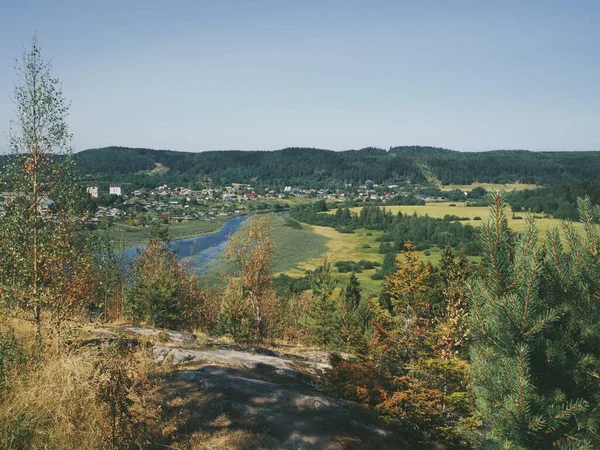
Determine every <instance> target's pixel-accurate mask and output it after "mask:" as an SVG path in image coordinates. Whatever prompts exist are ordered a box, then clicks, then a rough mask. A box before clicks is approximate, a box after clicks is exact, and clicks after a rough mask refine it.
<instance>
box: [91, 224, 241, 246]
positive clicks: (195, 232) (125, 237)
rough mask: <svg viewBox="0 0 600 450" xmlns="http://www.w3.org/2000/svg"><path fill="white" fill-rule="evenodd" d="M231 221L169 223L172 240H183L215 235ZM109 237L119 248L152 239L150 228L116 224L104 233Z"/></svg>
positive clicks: (144, 242)
mask: <svg viewBox="0 0 600 450" xmlns="http://www.w3.org/2000/svg"><path fill="white" fill-rule="evenodd" d="M229 219H231V217H229V216H217V217H215V218H214V219H210V220H207V219H198V220H187V221H183V222H181V223H174V222H172V223H169V224H168V227H169V235H170V236H171V239H172V240H174V241H176V240H181V239H189V238H193V237H197V236H200V235H203V234H208V233H214V232H215V231H218V230H219V229H221V227H222V226H223V224H224V223H225V222H226V221H227V220H229ZM103 233H105V234H106V236H107V237H109V238H110V239H111V240H112V241H113V242H115V244H116V246H117V247H118V248H127V247H137V246H139V245H142V244H146V243H147V242H148V239H149V238H150V228H149V227H148V228H144V227H141V226H139V225H130V224H127V223H115V224H113V225H112V226H111V227H109V228H107V229H106V230H104V231H103Z"/></svg>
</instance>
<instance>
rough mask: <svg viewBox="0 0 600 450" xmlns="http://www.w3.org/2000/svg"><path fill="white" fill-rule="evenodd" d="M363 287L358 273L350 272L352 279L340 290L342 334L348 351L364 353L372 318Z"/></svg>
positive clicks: (358, 353)
mask: <svg viewBox="0 0 600 450" xmlns="http://www.w3.org/2000/svg"><path fill="white" fill-rule="evenodd" d="M361 292H362V289H361V287H360V282H359V281H358V278H357V277H356V273H354V272H352V273H351V274H350V281H349V283H348V285H347V286H346V288H345V289H342V290H341V292H340V304H341V305H340V306H341V311H340V323H341V336H342V339H343V341H344V344H345V345H346V348H347V350H348V351H350V352H353V353H355V354H357V355H364V354H365V352H366V351H367V338H366V332H367V327H368V322H369V320H370V312H369V306H368V302H366V301H365V300H364V299H363V298H362V295H361Z"/></svg>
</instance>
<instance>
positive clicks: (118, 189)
mask: <svg viewBox="0 0 600 450" xmlns="http://www.w3.org/2000/svg"><path fill="white" fill-rule="evenodd" d="M108 193H109V194H114V195H118V196H119V197H122V196H123V185H122V184H111V185H109V187H108Z"/></svg>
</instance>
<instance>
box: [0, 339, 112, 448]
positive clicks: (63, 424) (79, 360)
mask: <svg viewBox="0 0 600 450" xmlns="http://www.w3.org/2000/svg"><path fill="white" fill-rule="evenodd" d="M93 370H94V356H93V354H92V352H90V351H87V352H80V353H78V354H74V355H69V356H64V357H61V358H49V359H48V360H46V361H44V362H43V363H41V364H40V365H39V368H37V369H35V368H34V369H32V370H30V371H28V372H27V373H25V374H23V375H21V376H20V377H19V378H18V379H16V380H14V381H13V383H11V385H10V389H9V391H8V394H7V395H6V397H5V398H4V399H3V402H2V407H1V408H0V436H2V447H3V448H6V449H10V448H31V449H36V448H40V449H41V448H56V449H62V448H64V449H67V448H81V449H83V448H98V447H99V443H101V442H102V434H101V427H100V426H98V424H100V423H102V422H103V421H104V415H103V412H102V411H101V409H100V407H99V405H97V402H96V398H95V389H94V387H93V385H92V377H91V375H92V373H93Z"/></svg>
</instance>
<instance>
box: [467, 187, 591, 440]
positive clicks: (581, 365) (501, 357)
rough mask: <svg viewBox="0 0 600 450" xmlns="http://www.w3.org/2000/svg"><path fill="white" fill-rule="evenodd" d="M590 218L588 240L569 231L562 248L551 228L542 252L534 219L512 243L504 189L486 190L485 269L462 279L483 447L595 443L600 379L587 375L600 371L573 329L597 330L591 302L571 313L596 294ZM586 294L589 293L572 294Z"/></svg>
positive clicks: (579, 336)
mask: <svg viewBox="0 0 600 450" xmlns="http://www.w3.org/2000/svg"><path fill="white" fill-rule="evenodd" d="M586 210H587V211H589V209H587V208H584V211H583V214H584V215H585V214H586ZM592 222H593V221H590V222H589V223H590V226H589V227H588V229H587V230H586V231H587V233H586V236H587V237H588V238H587V239H588V240H587V243H588V244H589V246H587V247H585V246H580V244H582V242H581V241H579V238H576V237H575V234H574V233H571V234H569V233H567V236H566V238H567V240H572V241H571V242H572V244H573V245H572V246H571V248H570V251H569V252H565V251H564V250H563V249H562V247H561V244H560V236H559V235H558V233H557V232H550V234H549V236H548V242H549V244H550V245H549V251H548V252H547V254H546V256H545V255H544V249H543V247H542V245H541V244H540V242H539V239H538V233H537V229H536V226H535V222H534V220H533V219H532V218H529V219H528V220H527V227H526V230H525V233H523V234H522V235H521V236H519V237H518V239H516V242H514V243H513V242H512V238H511V234H510V232H509V230H508V222H507V219H506V213H505V204H504V195H503V194H502V193H495V194H494V196H493V203H492V205H491V217H490V219H489V220H488V222H487V223H486V224H485V225H484V226H483V228H482V230H483V233H482V235H483V239H484V241H485V253H484V258H483V266H484V272H485V273H484V275H483V276H482V277H480V278H478V279H476V280H474V281H472V282H471V283H469V287H468V292H469V297H470V300H471V319H472V320H471V326H472V330H473V343H472V345H471V362H472V370H471V376H472V383H473V389H474V395H475V399H476V412H477V415H478V417H479V418H480V420H481V421H482V423H483V429H482V433H481V437H482V440H483V445H484V446H486V447H488V448H498V449H500V448H502V449H546V448H565V449H566V448H581V449H592V448H598V447H597V445H598V435H597V431H596V430H597V429H598V428H597V424H598V412H597V411H596V410H597V409H598V408H597V398H598V395H597V393H598V382H597V378H596V379H595V381H592V379H593V378H594V375H593V373H598V371H597V368H598V362H597V361H598V358H597V356H598V351H597V350H593V349H597V340H596V341H595V342H596V345H594V344H591V341H588V342H589V343H588V344H587V345H586V344H585V343H584V341H582V340H581V338H582V337H583V336H582V335H579V334H578V330H579V329H581V328H580V327H581V325H582V324H583V323H586V322H587V323H591V322H590V321H594V324H595V325H593V326H592V327H591V328H590V329H597V325H596V324H597V323H598V318H599V316H598V310H597V307H596V306H595V305H594V306H591V307H590V305H588V308H587V310H586V315H588V317H586V318H583V317H581V316H579V317H576V316H575V315H572V314H571V313H572V312H573V310H574V309H578V308H577V304H576V303H577V302H578V301H581V300H583V302H582V303H586V302H587V303H589V300H591V299H592V297H593V296H594V293H595V294H596V295H597V293H598V290H597V287H594V283H597V281H594V282H591V280H588V281H584V280H585V275H584V273H585V269H584V267H585V266H586V264H585V263H583V261H584V260H587V261H586V262H587V263H589V267H590V268H592V271H593V272H594V273H595V275H597V274H598V272H597V270H598V257H597V253H596V254H595V253H594V247H595V246H594V244H593V242H592V241H593V240H594V238H592V237H591V236H593V235H594V232H593V231H591V229H590V228H593V227H592V225H591V223H592ZM595 239H596V242H598V241H597V234H596V237H595ZM551 267H552V270H550V271H548V269H549V268H551ZM563 270H564V272H563ZM549 275H550V276H549ZM561 276H565V277H566V278H563V279H562V280H561V278H560V277H561ZM576 286H577V287H576ZM596 286H597V284H596ZM571 288H572V291H570V289H571ZM590 289H591V290H590ZM583 292H588V295H589V296H588V297H587V299H586V298H584V299H581V300H577V297H578V296H579V294H581V293H583ZM587 337H590V335H588V336H587ZM594 337H597V335H595V336H594ZM586 349H589V350H592V353H588V352H587V351H586ZM590 369H592V370H591V371H590ZM584 380H585V381H584ZM584 386H585V387H584ZM592 402H593V404H594V407H593V408H591V406H592Z"/></svg>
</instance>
